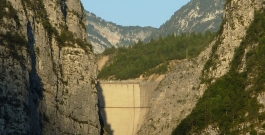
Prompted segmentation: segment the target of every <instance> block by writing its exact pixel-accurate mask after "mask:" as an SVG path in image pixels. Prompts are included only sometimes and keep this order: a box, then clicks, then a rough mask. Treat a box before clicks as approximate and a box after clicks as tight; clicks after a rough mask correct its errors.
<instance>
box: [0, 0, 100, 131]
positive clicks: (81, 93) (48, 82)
mask: <svg viewBox="0 0 265 135" xmlns="http://www.w3.org/2000/svg"><path fill="white" fill-rule="evenodd" d="M2 3H3V4H2ZM2 5H3V6H2ZM83 10H84V9H83V8H82V5H81V2H80V1H79V0H3V1H2V2H1V7H0V54H1V55H0V61H1V62H0V72H1V74H0V134H3V135H5V134H25V135H26V134H34V135H38V134H91V135H96V134H99V132H100V124H99V118H98V107H97V101H98V98H97V91H96V88H95V79H96V76H97V73H96V63H95V56H94V54H93V53H92V51H91V45H90V44H88V43H87V41H86V33H85V25H84V24H85V15H84V13H83Z"/></svg>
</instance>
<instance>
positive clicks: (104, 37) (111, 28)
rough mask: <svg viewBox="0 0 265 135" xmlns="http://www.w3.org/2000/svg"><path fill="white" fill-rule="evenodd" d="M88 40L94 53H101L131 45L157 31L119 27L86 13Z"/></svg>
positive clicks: (154, 29) (153, 29) (146, 28)
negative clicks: (111, 48)
mask: <svg viewBox="0 0 265 135" xmlns="http://www.w3.org/2000/svg"><path fill="white" fill-rule="evenodd" d="M86 18H87V22H88V24H87V33H88V40H89V41H90V42H91V44H92V45H93V50H94V52H95V53H101V52H103V51H104V49H105V48H110V47H112V46H114V47H121V46H128V45H131V44H133V43H135V42H137V41H138V40H144V39H145V38H146V37H149V36H150V35H151V34H152V33H154V32H155V31H157V29H156V28H153V27H139V26H121V25H117V24H115V23H112V22H107V21H105V20H103V19H101V18H100V17H97V16H96V15H95V14H93V13H90V12H86Z"/></svg>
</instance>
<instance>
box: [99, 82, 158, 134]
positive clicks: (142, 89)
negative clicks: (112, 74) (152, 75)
mask: <svg viewBox="0 0 265 135" xmlns="http://www.w3.org/2000/svg"><path fill="white" fill-rule="evenodd" d="M158 83H159V82H120V81H114V82H102V81H101V82H99V83H98V98H99V106H100V113H101V115H102V117H103V120H104V123H105V124H104V127H105V129H106V130H107V131H108V132H110V133H111V134H112V135H135V134H136V133H137V131H138V129H139V128H140V126H141V124H142V122H143V120H144V117H145V115H146V113H147V112H148V111H149V108H150V100H151V93H152V91H153V90H154V89H155V88H156V87H157V85H158Z"/></svg>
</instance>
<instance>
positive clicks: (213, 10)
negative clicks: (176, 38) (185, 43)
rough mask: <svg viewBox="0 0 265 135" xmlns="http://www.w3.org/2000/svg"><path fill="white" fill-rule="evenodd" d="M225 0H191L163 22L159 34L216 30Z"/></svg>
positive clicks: (220, 19)
mask: <svg viewBox="0 0 265 135" xmlns="http://www.w3.org/2000/svg"><path fill="white" fill-rule="evenodd" d="M224 3H225V0H191V1H190V2H189V3H188V4H186V5H185V6H183V7H182V8H181V9H179V10H178V11H177V12H175V13H174V15H173V16H172V17H171V18H170V20H168V21H167V22H165V24H163V25H162V26H161V27H160V28H159V33H160V35H165V34H171V33H176V34H181V33H186V32H192V31H195V32H201V33H203V32H205V31H206V30H210V31H217V30H218V29H219V25H220V23H221V21H222V14H223V8H224Z"/></svg>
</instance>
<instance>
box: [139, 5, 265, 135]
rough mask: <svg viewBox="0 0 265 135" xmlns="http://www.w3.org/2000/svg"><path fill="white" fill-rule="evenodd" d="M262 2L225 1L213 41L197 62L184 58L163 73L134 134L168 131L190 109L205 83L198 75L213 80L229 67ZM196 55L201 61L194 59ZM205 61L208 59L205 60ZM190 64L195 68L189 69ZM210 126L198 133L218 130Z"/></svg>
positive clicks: (164, 132) (216, 132) (187, 113)
mask: <svg viewBox="0 0 265 135" xmlns="http://www.w3.org/2000/svg"><path fill="white" fill-rule="evenodd" d="M263 4H264V0H231V1H227V3H226V5H225V12H224V15H223V16H224V21H223V24H222V26H221V30H220V31H219V37H217V38H216V43H215V44H214V45H212V46H209V48H207V49H206V51H204V52H203V53H205V52H207V50H208V52H207V53H208V54H205V56H204V58H203V59H202V56H203V53H202V54H201V55H200V56H199V57H198V58H197V59H195V61H197V63H199V64H198V65H199V66H198V65H196V62H195V63H194V62H193V63H192V60H191V61H190V64H189V61H185V62H182V63H180V64H179V65H178V66H177V67H176V70H174V71H172V73H170V74H169V75H167V76H166V78H165V79H164V80H163V81H162V82H161V84H160V85H159V86H158V88H157V90H156V91H154V92H153V98H152V100H151V108H150V111H149V113H148V115H147V116H146V119H145V120H144V123H143V124H142V126H141V129H140V130H139V132H138V134H141V135H144V134H171V133H172V131H173V129H174V128H176V127H177V125H178V124H179V123H180V121H181V120H183V119H184V118H185V117H186V116H188V115H189V114H190V113H191V111H192V109H193V107H194V106H195V104H196V102H197V101H198V99H199V98H200V97H201V96H202V95H203V93H204V91H205V90H206V89H207V85H206V84H204V83H203V82H201V80H200V78H207V79H209V80H212V81H211V82H214V81H215V80H216V79H217V78H220V77H221V76H223V75H224V74H226V73H227V72H228V71H229V69H230V62H231V60H232V59H233V57H234V53H235V49H236V48H237V47H238V46H239V45H240V42H241V41H242V39H243V38H244V37H245V36H246V31H247V29H248V27H249V26H250V24H251V22H252V21H253V19H254V12H255V10H257V9H260V8H262V6H263ZM247 49H248V48H246V50H247ZM200 59H201V61H198V60H200ZM208 59H210V60H211V61H208ZM193 61H194V60H193ZM206 61H208V62H207V63H205V62H206ZM242 63H243V64H242V65H239V67H240V68H241V69H239V71H240V70H241V71H243V70H245V66H244V59H242ZM205 64H206V65H205ZM188 65H190V66H188ZM194 66H195V67H196V68H195V69H190V68H191V67H194ZM181 67H182V68H181ZM183 67H184V68H183ZM190 70H192V71H190ZM202 71H203V72H202ZM201 73H202V74H201ZM169 82H171V83H169ZM176 82H177V83H176ZM259 101H260V102H262V101H263V100H262V96H261V97H259ZM239 126H240V125H239ZM212 127H213V126H211V125H209V127H208V129H206V130H205V131H202V133H205V134H218V128H217V129H216V128H212Z"/></svg>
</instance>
